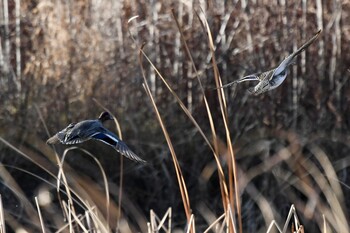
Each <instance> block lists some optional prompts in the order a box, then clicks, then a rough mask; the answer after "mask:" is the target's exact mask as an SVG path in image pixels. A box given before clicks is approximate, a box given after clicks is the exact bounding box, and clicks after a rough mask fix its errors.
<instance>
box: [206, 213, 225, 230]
mask: <svg viewBox="0 0 350 233" xmlns="http://www.w3.org/2000/svg"><path fill="white" fill-rule="evenodd" d="M225 217H226V213H223V214H222V215H221V216H220V217H218V218H217V219H216V220H215V221H214V222H212V224H210V226H209V227H208V228H207V229H206V230H205V231H204V232H203V233H208V232H209V231H210V230H213V228H214V227H215V226H216V225H217V224H219V223H220V221H222V220H224V222H223V223H222V224H225V222H226V219H225ZM219 232H220V231H219ZM221 232H222V231H221Z"/></svg>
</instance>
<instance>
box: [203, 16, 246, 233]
mask: <svg viewBox="0 0 350 233" xmlns="http://www.w3.org/2000/svg"><path fill="white" fill-rule="evenodd" d="M202 13H204V12H203V11H202ZM197 16H198V18H199V19H200V20H201V21H202V23H203V25H204V26H205V31H206V32H207V33H206V35H207V39H208V43H209V48H210V52H211V54H212V56H211V58H212V59H211V60H212V65H213V69H214V77H215V84H216V87H217V88H218V87H220V86H222V82H221V78H220V74H219V70H218V67H217V63H216V59H215V51H214V42H213V38H212V35H211V31H210V28H209V25H208V21H207V20H206V19H205V18H204V19H201V18H200V16H199V15H198V14H197ZM217 93H218V99H219V104H220V110H221V114H222V119H223V122H224V127H225V132H226V143H227V147H228V148H229V152H230V153H228V155H227V157H228V158H227V164H228V169H229V177H228V178H229V194H230V206H231V208H233V211H234V210H235V208H234V203H235V204H236V208H237V215H238V226H239V232H240V233H242V231H243V228H242V216H241V204H240V191H239V186H238V180H237V171H236V162H235V155H234V152H233V146H232V141H231V136H230V131H229V128H228V118H227V106H226V100H225V97H224V90H223V89H217ZM233 196H235V198H234V197H233ZM226 211H227V210H226ZM234 212H235V211H234ZM229 227H230V228H231V225H230V226H229ZM232 227H233V228H234V226H233V225H232Z"/></svg>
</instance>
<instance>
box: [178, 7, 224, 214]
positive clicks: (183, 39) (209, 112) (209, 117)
mask: <svg viewBox="0 0 350 233" xmlns="http://www.w3.org/2000/svg"><path fill="white" fill-rule="evenodd" d="M172 15H173V18H174V20H175V22H176V25H177V28H178V30H179V32H180V35H181V39H182V42H183V44H184V47H185V51H186V53H187V56H188V57H189V59H190V61H191V64H192V67H193V69H194V71H195V76H196V78H197V81H198V83H199V87H200V91H201V93H202V95H203V100H204V104H205V108H206V111H207V114H208V119H209V124H210V128H211V132H212V137H213V141H214V150H212V151H213V154H214V159H215V162H216V165H217V168H218V175H219V180H220V182H219V184H220V191H221V196H222V201H223V206H224V207H225V206H227V204H228V199H229V197H228V193H227V184H226V181H225V175H224V172H223V169H222V166H221V164H220V159H219V157H218V149H217V148H218V146H217V140H216V139H217V135H216V130H215V125H214V121H213V117H212V115H211V110H210V106H209V104H208V100H207V97H206V95H205V93H204V88H203V85H202V82H201V80H200V77H199V73H198V71H197V67H196V65H195V63H194V60H193V57H192V55H191V51H190V50H189V48H188V45H187V42H186V40H185V37H184V35H183V30H182V29H181V27H180V24H179V22H178V20H177V18H176V17H175V13H174V10H172ZM195 126H196V127H197V129H198V130H200V131H201V129H200V128H198V127H199V125H196V124H195ZM207 144H208V145H209V146H211V144H210V143H209V142H207Z"/></svg>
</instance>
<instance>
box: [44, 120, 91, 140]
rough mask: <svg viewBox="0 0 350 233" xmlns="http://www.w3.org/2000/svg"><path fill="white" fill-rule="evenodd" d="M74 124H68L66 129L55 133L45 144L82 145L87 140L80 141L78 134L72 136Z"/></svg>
mask: <svg viewBox="0 0 350 233" xmlns="http://www.w3.org/2000/svg"><path fill="white" fill-rule="evenodd" d="M75 125H76V124H75V123H71V124H69V125H68V126H67V127H66V128H64V129H63V130H61V131H60V132H58V133H56V134H55V135H54V136H52V137H51V138H49V139H48V140H47V141H46V143H47V144H57V143H62V144H77V143H82V142H84V141H86V140H88V139H89V138H85V139H82V138H81V137H80V136H79V135H78V134H73V133H72V132H73V129H74V127H75Z"/></svg>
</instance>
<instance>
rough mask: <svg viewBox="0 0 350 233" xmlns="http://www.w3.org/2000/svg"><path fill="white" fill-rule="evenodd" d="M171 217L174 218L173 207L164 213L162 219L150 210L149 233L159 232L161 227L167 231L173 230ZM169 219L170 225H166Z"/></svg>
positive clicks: (168, 232)
mask: <svg viewBox="0 0 350 233" xmlns="http://www.w3.org/2000/svg"><path fill="white" fill-rule="evenodd" d="M171 218H172V209H171V208H169V209H168V210H167V212H166V213H165V214H164V216H163V218H162V219H160V218H159V217H158V216H157V214H155V213H154V211H153V210H151V211H150V223H149V227H150V229H148V232H149V233H153V232H158V231H159V230H160V229H163V230H164V231H165V232H167V233H170V232H171ZM167 219H168V226H165V223H166V222H165V221H166V220H167Z"/></svg>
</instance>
